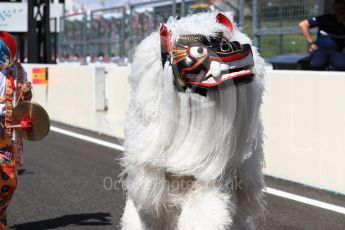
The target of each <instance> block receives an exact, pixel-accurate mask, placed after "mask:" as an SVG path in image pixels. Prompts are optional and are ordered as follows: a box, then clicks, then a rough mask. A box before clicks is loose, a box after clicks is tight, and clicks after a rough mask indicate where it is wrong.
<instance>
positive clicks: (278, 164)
mask: <svg viewBox="0 0 345 230" xmlns="http://www.w3.org/2000/svg"><path fill="white" fill-rule="evenodd" d="M35 67H40V65H25V69H26V70H27V72H28V77H29V79H31V77H32V69H33V68H35ZM41 67H42V66H41ZM48 67H49V68H48V76H49V83H48V85H34V100H35V101H36V102H38V103H40V104H41V105H43V106H44V107H45V108H46V109H47V111H48V113H49V115H50V117H51V119H52V120H54V121H58V122H62V123H65V124H68V125H72V126H76V127H80V128H84V129H88V130H93V131H96V132H99V133H103V134H107V135H111V136H115V137H118V138H120V139H123V137H124V134H123V126H122V124H123V120H124V117H125V111H126V109H127V101H128V94H129V89H128V81H127V79H128V75H129V72H130V67H128V66H123V67H120V66H115V65H87V66H80V65H76V64H60V65H50V66H48ZM263 101H264V103H263V107H262V115H263V123H264V128H265V135H266V138H265V156H266V166H265V173H266V174H268V175H271V176H274V177H278V178H282V179H286V180H290V181H294V182H298V183H303V184H305V185H309V186H313V187H317V188H321V189H326V190H330V191H334V192H338V193H342V194H345V167H344V165H345V133H344V130H345V73H344V72H312V71H277V70H268V72H267V80H266V92H265V96H264V100H263Z"/></svg>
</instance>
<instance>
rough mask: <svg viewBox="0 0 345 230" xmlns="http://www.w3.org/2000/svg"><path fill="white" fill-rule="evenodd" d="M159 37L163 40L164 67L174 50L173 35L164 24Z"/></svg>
mask: <svg viewBox="0 0 345 230" xmlns="http://www.w3.org/2000/svg"><path fill="white" fill-rule="evenodd" d="M159 35H160V38H161V39H160V40H161V55H162V64H163V66H164V64H165V62H166V61H167V60H168V58H169V54H170V52H171V50H172V42H171V33H170V31H169V30H168V28H167V27H166V26H165V25H163V24H162V25H161V28H160V29H159Z"/></svg>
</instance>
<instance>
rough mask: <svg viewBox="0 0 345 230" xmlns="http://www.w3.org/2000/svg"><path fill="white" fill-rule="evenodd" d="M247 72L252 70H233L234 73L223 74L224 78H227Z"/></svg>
mask: <svg viewBox="0 0 345 230" xmlns="http://www.w3.org/2000/svg"><path fill="white" fill-rule="evenodd" d="M246 73H248V74H249V73H251V71H250V70H241V71H238V72H233V73H228V74H223V75H222V80H224V79H226V78H229V77H235V76H237V75H240V74H246Z"/></svg>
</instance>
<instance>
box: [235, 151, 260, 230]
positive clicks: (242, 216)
mask: <svg viewBox="0 0 345 230" xmlns="http://www.w3.org/2000/svg"><path fill="white" fill-rule="evenodd" d="M262 162H263V154H262V150H261V147H258V149H257V152H256V153H254V154H253V155H252V156H251V157H249V158H248V159H246V160H245V161H244V163H243V165H242V169H243V170H242V171H241V174H240V175H239V180H240V186H239V188H236V190H235V193H234V195H235V200H236V201H235V203H236V206H237V207H236V209H237V210H236V215H235V216H234V224H233V229H235V230H237V229H239V230H254V229H256V228H255V225H254V224H253V221H254V220H255V219H257V218H260V217H262V215H263V211H264V201H263V193H262V189H263V188H264V186H265V185H264V180H263V174H262V164H263V163H262Z"/></svg>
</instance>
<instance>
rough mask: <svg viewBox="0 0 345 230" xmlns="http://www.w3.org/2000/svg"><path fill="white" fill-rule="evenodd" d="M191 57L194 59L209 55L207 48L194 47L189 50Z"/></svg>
mask: <svg viewBox="0 0 345 230" xmlns="http://www.w3.org/2000/svg"><path fill="white" fill-rule="evenodd" d="M189 55H190V56H192V57H193V58H201V57H204V56H205V55H207V48H206V47H203V46H192V47H190V49H189Z"/></svg>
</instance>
